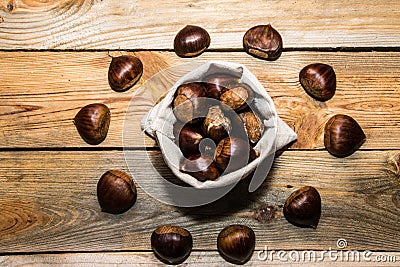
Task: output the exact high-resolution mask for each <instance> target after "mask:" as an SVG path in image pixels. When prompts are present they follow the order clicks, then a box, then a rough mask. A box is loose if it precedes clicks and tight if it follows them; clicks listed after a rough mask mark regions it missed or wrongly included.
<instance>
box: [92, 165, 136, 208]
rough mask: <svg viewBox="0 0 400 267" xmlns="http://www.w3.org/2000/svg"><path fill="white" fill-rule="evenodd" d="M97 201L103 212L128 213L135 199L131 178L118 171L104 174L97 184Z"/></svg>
mask: <svg viewBox="0 0 400 267" xmlns="http://www.w3.org/2000/svg"><path fill="white" fill-rule="evenodd" d="M97 199H98V202H99V204H100V207H101V211H103V212H107V213H111V214H121V213H124V212H126V211H128V210H129V209H130V208H131V207H132V206H133V205H134V204H135V202H136V199H137V192H136V186H135V184H134V183H133V180H132V177H131V176H130V175H128V174H127V173H125V172H123V171H120V170H110V171H107V172H105V173H104V174H103V175H102V176H101V177H100V180H99V181H98V183H97Z"/></svg>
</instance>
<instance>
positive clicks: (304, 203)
mask: <svg viewBox="0 0 400 267" xmlns="http://www.w3.org/2000/svg"><path fill="white" fill-rule="evenodd" d="M283 214H284V216H285V218H286V220H287V221H288V222H290V223H291V224H293V225H296V226H300V227H312V228H317V225H318V222H319V218H320V216H321V197H320V195H319V193H318V191H317V189H315V188H314V187H312V186H304V187H302V188H300V189H298V190H296V191H294V192H293V193H292V194H291V195H290V196H289V197H288V198H287V200H286V201H285V204H284V206H283Z"/></svg>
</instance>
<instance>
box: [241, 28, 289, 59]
mask: <svg viewBox="0 0 400 267" xmlns="http://www.w3.org/2000/svg"><path fill="white" fill-rule="evenodd" d="M243 47H244V49H245V50H246V52H247V53H249V54H250V55H252V56H255V57H258V58H262V59H266V60H270V61H273V60H277V59H278V58H279V57H280V56H281V54H282V49H283V42H282V37H281V35H280V34H279V32H278V31H277V30H275V29H274V28H273V27H272V26H271V24H268V25H257V26H254V27H252V28H251V29H249V30H248V31H247V32H246V33H245V35H244V36H243Z"/></svg>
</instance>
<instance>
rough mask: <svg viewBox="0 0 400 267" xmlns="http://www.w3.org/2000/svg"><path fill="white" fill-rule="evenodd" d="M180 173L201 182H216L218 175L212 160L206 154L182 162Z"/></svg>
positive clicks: (193, 156)
mask: <svg viewBox="0 0 400 267" xmlns="http://www.w3.org/2000/svg"><path fill="white" fill-rule="evenodd" d="M181 171H182V172H184V173H187V174H190V175H191V176H193V177H195V178H196V179H198V180H199V181H201V182H204V181H207V180H211V181H214V180H216V179H217V178H218V177H219V175H220V173H219V170H218V167H217V165H216V164H215V163H214V162H213V158H212V157H211V156H209V155H207V154H197V155H192V156H190V157H188V158H187V159H185V160H184V162H183V164H182V166H181Z"/></svg>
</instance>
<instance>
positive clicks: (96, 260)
mask: <svg viewBox="0 0 400 267" xmlns="http://www.w3.org/2000/svg"><path fill="white" fill-rule="evenodd" d="M258 252H259V251H255V252H254V253H253V257H252V258H251V260H250V261H249V262H247V263H246V264H245V265H244V266H265V265H266V264H268V266H311V267H312V266H321V265H323V266H328V267H330V266H339V265H340V266H343V267H352V266H355V264H356V262H357V260H353V258H352V256H351V255H350V256H349V260H346V259H347V258H346V254H344V256H343V258H344V260H335V255H336V254H333V255H334V256H332V258H330V257H329V256H328V255H327V254H322V252H321V251H316V252H315V253H316V254H315V255H316V256H315V257H314V256H312V258H311V259H312V260H307V259H308V258H307V257H308V256H307V255H308V254H306V253H308V251H299V255H300V257H299V259H300V260H296V254H293V255H294V256H293V259H294V260H290V258H289V253H290V251H283V252H284V253H285V254H281V255H284V256H281V258H279V257H278V256H276V255H277V253H274V254H272V255H273V256H274V257H273V258H272V260H270V259H267V260H263V258H262V257H263V254H260V255H261V256H260V258H259V257H258ZM343 253H346V251H344V252H343ZM362 253H363V251H361V252H360V261H359V262H357V263H359V264H362V266H366V267H367V266H373V267H375V266H377V265H379V266H396V265H398V262H399V260H400V253H398V252H371V255H370V256H368V257H366V258H365V259H363V256H362ZM301 255H306V256H305V257H304V259H305V260H301V259H302V258H301V257H302V256H301ZM339 255H340V254H339ZM281 259H282V260H281ZM355 259H356V258H355ZM285 260H286V261H285ZM369 260H370V261H369ZM3 265H4V266H8V267H17V266H32V267H35V266H80V267H100V266H119V267H132V266H143V265H145V266H164V264H162V263H161V262H160V261H159V260H158V259H156V257H155V256H154V255H153V253H152V252H114V253H111V252H107V253H73V254H72V253H66V254H35V255H11V256H0V266H3ZM183 265H185V266H186V265H188V266H234V265H233V264H230V263H227V262H226V261H225V260H223V259H222V257H221V256H220V255H219V254H218V252H216V251H193V252H192V253H191V254H190V256H189V258H188V259H187V260H186V261H185V262H184V264H183Z"/></svg>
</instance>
